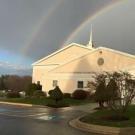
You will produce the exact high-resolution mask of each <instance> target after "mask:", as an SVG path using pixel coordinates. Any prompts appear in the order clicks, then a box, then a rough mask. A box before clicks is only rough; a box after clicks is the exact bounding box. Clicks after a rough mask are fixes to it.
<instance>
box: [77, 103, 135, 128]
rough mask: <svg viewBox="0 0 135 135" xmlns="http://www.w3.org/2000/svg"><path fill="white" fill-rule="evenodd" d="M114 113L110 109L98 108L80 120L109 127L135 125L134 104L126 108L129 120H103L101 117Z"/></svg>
mask: <svg viewBox="0 0 135 135" xmlns="http://www.w3.org/2000/svg"><path fill="white" fill-rule="evenodd" d="M112 114H114V112H112V111H111V110H98V111H96V112H94V113H92V114H88V115H86V116H85V117H83V118H81V119H80V120H81V121H83V122H86V123H89V124H97V125H103V126H111V127H135V105H132V106H130V107H129V108H128V111H127V112H126V114H125V115H126V116H128V117H129V120H125V121H111V120H104V119H102V117H105V116H109V115H112Z"/></svg>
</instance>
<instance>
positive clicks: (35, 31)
mask: <svg viewBox="0 0 135 135" xmlns="http://www.w3.org/2000/svg"><path fill="white" fill-rule="evenodd" d="M123 1H125V0H120V2H118V1H117V2H116V1H115V2H112V4H111V5H110V6H107V7H105V8H102V9H100V10H99V11H98V12H97V13H96V14H94V15H93V16H89V17H88V18H86V19H85V21H84V22H83V23H82V24H80V25H79V26H78V27H77V28H76V29H75V30H74V31H73V32H72V33H71V34H70V35H69V36H68V37H67V38H66V40H65V41H64V42H63V43H62V45H61V46H62V47H63V46H65V44H66V43H67V42H69V41H70V40H72V39H73V37H74V36H75V35H77V34H78V33H79V32H80V31H81V30H82V29H83V28H84V27H85V26H86V25H87V24H88V23H89V22H90V21H92V20H93V19H94V18H96V17H97V16H99V15H100V14H102V13H104V12H106V11H107V10H109V9H111V8H113V7H114V6H115V5H116V4H118V3H121V2H123ZM63 2H64V0H57V1H56V3H55V6H54V5H53V6H51V7H50V8H49V10H48V11H47V13H46V11H44V12H43V15H42V17H41V19H40V21H39V22H38V24H37V26H36V27H34V29H33V31H32V34H31V35H30V36H29V37H28V40H27V41H26V43H25V44H24V46H23V47H22V48H20V49H21V50H20V51H21V52H22V54H24V55H25V54H27V51H28V50H29V48H30V47H31V46H32V45H33V42H34V40H35V38H36V37H37V36H38V35H39V33H40V30H41V28H42V27H43V26H45V25H46V22H47V20H48V19H49V18H50V17H51V16H52V14H53V13H55V11H56V10H57V9H58V8H59V7H60V6H61V5H62V3H63ZM45 14H46V15H45Z"/></svg>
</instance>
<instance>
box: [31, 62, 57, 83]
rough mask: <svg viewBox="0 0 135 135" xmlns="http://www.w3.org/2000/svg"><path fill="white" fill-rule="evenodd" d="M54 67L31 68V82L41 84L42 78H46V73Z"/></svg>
mask: <svg viewBox="0 0 135 135" xmlns="http://www.w3.org/2000/svg"><path fill="white" fill-rule="evenodd" d="M55 67H57V66H56V65H49V66H33V74H32V82H33V83H37V81H40V83H41V84H42V82H43V80H44V77H45V76H47V72H48V71H49V70H51V69H53V68H55Z"/></svg>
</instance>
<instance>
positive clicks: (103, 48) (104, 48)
mask: <svg viewBox="0 0 135 135" xmlns="http://www.w3.org/2000/svg"><path fill="white" fill-rule="evenodd" d="M99 50H107V51H110V52H113V53H117V54H120V55H123V56H126V57H130V58H132V59H135V55H131V54H128V53H125V52H121V51H117V50H114V49H110V48H106V47H98V48H96V49H93V50H92V51H90V52H88V53H87V54H85V55H83V56H79V57H77V58H75V59H73V60H71V61H68V62H65V63H63V64H62V65H59V66H58V67H55V68H53V69H52V70H50V71H49V72H51V71H54V70H55V69H58V68H60V67H62V66H65V65H66V64H69V63H71V62H73V61H76V60H77V59H80V58H84V57H85V56H87V55H89V54H92V53H94V52H96V51H99Z"/></svg>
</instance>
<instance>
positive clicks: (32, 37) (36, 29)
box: [20, 0, 64, 54]
mask: <svg viewBox="0 0 135 135" xmlns="http://www.w3.org/2000/svg"><path fill="white" fill-rule="evenodd" d="M63 2H64V0H57V2H56V3H55V7H54V6H51V7H50V8H49V10H48V11H47V13H46V10H45V11H44V13H43V15H42V17H41V19H40V21H39V22H38V24H37V26H36V27H34V29H33V32H32V34H31V35H30V37H29V38H28V41H26V43H25V44H24V46H23V47H22V48H21V50H20V51H21V52H22V53H23V54H26V53H27V51H28V49H29V48H30V47H31V46H32V43H33V42H34V40H35V38H36V37H37V36H38V35H39V33H40V30H41V28H42V26H44V25H45V24H46V22H47V20H48V19H49V18H50V17H51V15H52V14H53V13H54V12H55V11H56V10H57V8H59V6H60V5H61V4H62V3H63ZM45 14H46V15H45Z"/></svg>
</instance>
